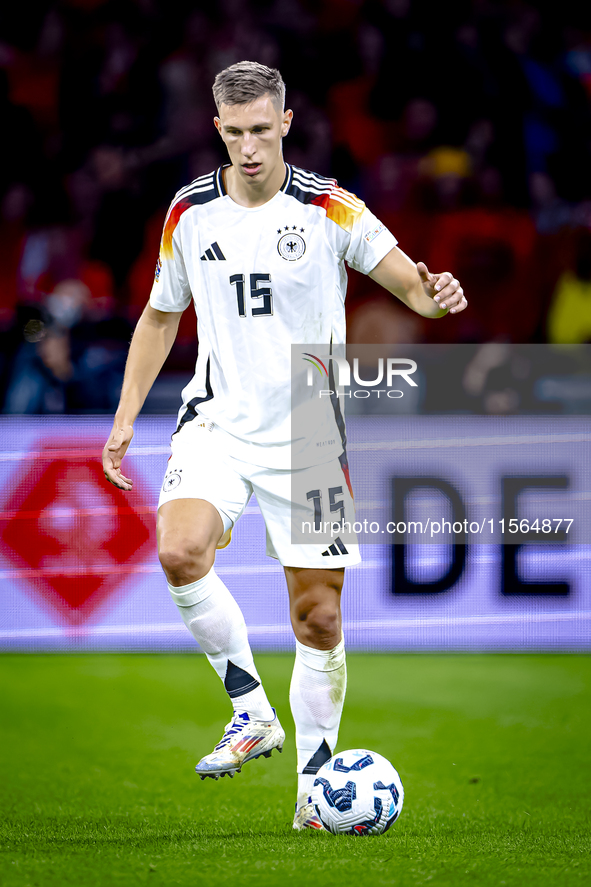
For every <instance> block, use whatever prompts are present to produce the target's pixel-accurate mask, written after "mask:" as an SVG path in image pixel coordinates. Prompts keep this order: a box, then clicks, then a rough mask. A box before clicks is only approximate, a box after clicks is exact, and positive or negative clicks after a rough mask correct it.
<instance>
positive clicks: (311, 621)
mask: <svg viewBox="0 0 591 887" xmlns="http://www.w3.org/2000/svg"><path fill="white" fill-rule="evenodd" d="M213 94H214V99H215V102H216V105H217V109H218V116H217V117H215V119H214V122H215V126H216V127H217V129H218V132H219V134H220V136H221V138H222V140H223V142H224V144H225V145H226V148H227V150H228V154H229V159H230V162H229V163H228V164H226V165H225V166H222V167H221V168H220V169H218V170H216V171H215V172H212V173H209V174H208V175H204V176H201V177H200V178H198V179H196V180H195V181H194V182H192V183H191V184H190V185H187V187H185V188H182V189H181V190H180V191H179V192H178V194H177V195H176V197H175V198H174V200H173V202H172V205H171V207H170V210H169V212H168V216H167V218H166V222H165V225H164V232H163V235H162V242H161V249H160V255H159V258H158V263H157V266H156V279H155V282H154V286H153V289H152V292H151V295H150V300H149V303H148V305H147V306H146V309H145V311H144V312H143V314H142V316H141V318H140V320H139V322H138V325H137V327H136V330H135V333H134V335H133V339H132V342H131V346H130V350H129V357H128V360H127V367H126V371H125V379H124V382H123V388H122V392H121V401H120V404H119V407H118V409H117V412H116V415H115V421H114V425H113V429H112V431H111V435H110V437H109V440H108V441H107V443H106V445H105V449H104V453H103V464H104V471H105V475H106V477H107V479H108V480H109V481H110V482H111V483H113V484H115V486H117V487H119V488H120V489H122V490H131V489H132V481H131V480H130V479H129V478H127V477H125V476H124V475H123V474H122V472H121V462H122V459H123V457H124V455H125V452H126V451H127V448H128V447H129V444H130V442H131V439H132V435H133V424H134V421H135V419H136V417H137V415H138V413H139V411H140V409H141V407H142V404H143V402H144V400H145V398H146V395H147V394H148V392H149V390H150V388H151V386H152V384H153V382H154V380H155V379H156V377H157V375H158V373H159V371H160V369H161V367H162V365H163V363H164V361H165V359H166V357H167V355H168V353H169V351H170V348H171V347H172V344H173V341H174V338H175V335H176V332H177V328H178V324H179V320H180V317H181V314H182V313H183V311H185V309H186V308H188V306H189V304H190V303H191V301H193V302H194V305H195V310H196V313H197V318H198V323H199V355H198V359H197V365H196V372H195V376H194V377H193V379H192V381H191V382H190V383H189V384H188V385H187V387H186V388H185V389H184V391H183V405H182V407H181V410H180V413H179V423H178V428H177V431H176V432H175V434H174V435H173V438H172V456H171V458H170V460H169V463H168V469H167V472H166V476H165V478H164V483H163V486H162V491H161V494H160V501H159V508H158V548H159V558H160V562H161V564H162V567H163V569H164V572H165V574H166V578H167V580H168V587H169V589H170V593H171V595H172V598H173V600H174V601H175V603H176V604H177V606H178V607H179V610H180V613H181V615H182V618H183V620H184V621H185V623H186V625H187V627H188V628H189V630H190V632H191V633H192V635H193V636H194V638H195V640H196V641H197V642H198V644H199V645H200V647H201V649H202V650H203V651H204V653H205V654H206V655H207V657H208V659H209V661H210V662H211V664H212V665H213V667H214V669H215V670H216V672H217V673H218V675H219V676H220V678H221V680H222V682H223V684H224V687H225V690H226V692H227V693H228V696H229V697H230V699H231V701H232V705H233V709H234V713H233V717H232V720H231V722H230V723H229V724H228V725H227V727H226V728H225V731H224V734H223V736H222V739H221V740H220V742H219V743H218V744H217V745H216V747H215V749H214V750H213V751H212V752H211V753H210V754H208V755H206V756H205V757H203V758H202V760H201V761H199V763H198V764H197V767H196V770H197V773H198V774H199V775H200V776H201V777H202V778H204V777H206V776H210V777H213V778H216V779H217V778H219V777H220V776H224V775H225V774H228V775H229V776H233V775H234V774H235V773H236V772H237V771H239V770H240V768H241V767H242V765H243V764H244V763H246V762H247V761H249V760H251V759H252V758H255V757H259V756H260V755H265V756H267V757H268V756H269V755H270V754H271V751H272V750H273V749H275V748H277V749H278V750H279V751H281V748H282V746H283V742H284V738H285V734H284V732H283V729H282V728H281V725H280V723H279V719H278V717H277V714H276V712H275V709H273V708H272V707H271V705H270V704H269V701H268V700H267V696H266V694H265V691H264V689H263V686H262V683H261V679H260V676H259V674H258V672H257V670H256V667H255V665H254V662H253V657H252V653H251V650H250V646H249V642H248V637H247V632H246V626H245V624H244V619H243V616H242V613H241V611H240V609H239V607H238V605H237V603H236V602H235V600H234V598H233V597H232V595H231V594H230V592H229V591H228V589H227V588H226V586H225V585H224V583H223V582H222V581H221V579H220V578H219V576H217V575H216V572H215V568H214V561H215V553H216V549H217V548H223V547H224V546H225V545H226V544H228V542H229V540H230V534H231V530H232V527H233V525H234V523H235V522H236V520H237V519H238V518H239V517H240V515H241V514H242V512H243V511H244V509H245V507H246V505H247V503H248V500H249V498H250V496H251V495H252V493H253V491H254V493H255V494H256V497H257V501H258V504H259V506H260V509H261V512H262V514H263V517H264V519H265V524H266V528H267V553H268V554H269V555H271V556H272V557H275V558H278V559H279V561H280V563H281V564H282V566H283V568H284V571H285V578H286V581H287V589H288V593H289V599H290V615H291V623H292V626H293V631H294V634H295V643H296V655H295V665H294V670H293V677H292V681H291V687H290V704H291V710H292V713H293V718H294V722H295V726H296V746H297V760H298V763H297V770H298V789H297V803H296V813H295V819H294V828H296V829H302V828H321V824H320V822H319V820H318V819H317V817H316V814H315V812H314V808H313V806H312V805H311V803H310V793H311V789H312V785H313V782H314V778H315V774H316V772H317V771H318V769H319V767H321V766H322V764H323V763H324V762H325V761H326V760H328V758H329V757H331V755H332V753H333V751H334V750H335V746H336V742H337V734H338V729H339V723H340V719H341V712H342V708H343V701H344V697H345V689H346V669H345V650H344V642H343V637H342V631H341V610H340V595H341V589H342V586H343V579H344V568H345V567H347V566H350V565H353V564H356V563H358V562H359V560H360V557H359V552H358V547H357V545H356V544H351V543H350V542H347V543H346V544H345V543H344V542H343V541H342V540H340V539H339V538H337V539H336V540H334V542H333V544H332V545H331V546H330V547H329V549H327V547H326V544H324V543H320V544H315V543H314V541H311V542H309V543H302V544H294V543H293V541H292V535H291V515H292V509H296V510H297V513H298V515H299V516H301V517H302V519H304V520H308V521H311V522H314V521H315V520H316V519H317V517H318V511H317V510H318V509H319V508H320V506H321V503H322V502H324V503H325V504H328V501H329V499H330V506H331V507H330V510H331V511H332V512H334V511H335V509H336V511H337V513H338V514H339V515H340V517H343V518H344V517H346V518H347V520H351V521H352V520H353V519H354V518H353V514H354V512H353V503H352V497H351V494H350V491H349V486H348V480H347V473H346V457H345V455H344V452H343V442H342V437H341V436H340V435H339V434H338V433H336V430H335V433H334V434H325V433H324V431H319V432H318V434H317V435H316V436H317V437H318V435H320V436H322V435H324V437H323V439H322V440H318V439H312V440H310V441H306V440H299V441H298V447H297V448H296V449H297V460H296V459H295V458H294V441H293V439H292V435H293V432H292V427H291V421H290V408H291V397H290V395H291V388H290V357H291V355H290V347H291V345H292V343H298V344H303V345H306V343H310V344H313V343H326V344H327V345H328V344H329V343H330V344H332V345H339V344H342V343H343V342H344V337H345V309H344V298H345V289H346V272H345V261H346V262H348V264H349V265H351V267H353V268H355V269H357V270H358V271H361V272H362V273H364V274H369V275H370V276H371V277H372V278H373V279H374V280H375V281H377V283H379V284H381V285H382V286H383V287H385V288H386V289H387V290H388V291H389V292H390V293H393V294H394V295H395V296H397V297H398V298H399V299H401V300H402V301H403V302H404V303H405V304H406V305H408V306H409V307H410V308H412V309H413V310H414V311H417V312H418V313H419V314H421V315H423V316H424V317H440V316H442V315H444V314H446V313H447V312H448V311H450V312H452V313H456V312H459V311H462V310H463V309H464V308H465V307H466V304H467V303H466V299H465V297H464V294H463V292H462V288H461V286H460V284H459V283H458V281H457V280H455V279H454V277H453V275H452V274H450V273H449V272H445V273H441V274H431V273H430V272H429V271H428V269H427V267H426V266H425V265H424V264H422V263H419V264H418V265H415V264H414V263H413V262H412V261H411V260H410V259H409V258H408V257H407V256H406V255H405V254H404V253H403V252H401V251H400V250H399V249H398V248H397V246H396V239H395V238H394V237H393V235H392V234H391V233H390V232H389V231H388V230H387V229H386V228H385V227H384V226H383V225H382V224H381V223H380V222H379V221H378V219H376V217H375V216H374V215H372V213H371V212H370V211H369V210H368V209H367V208H366V207H365V205H364V204H363V203H362V201H361V200H359V199H358V198H357V197H355V196H354V195H353V194H350V193H348V192H347V191H345V190H344V189H342V188H340V187H339V186H338V185H337V183H336V182H335V181H334V180H332V179H328V178H325V177H324V176H320V175H317V174H315V173H312V172H308V171H306V170H302V169H298V168H296V167H292V166H290V165H289V164H287V163H285V161H284V159H283V153H282V139H283V138H284V137H285V136H286V135H287V133H288V132H289V128H290V124H291V120H292V116H293V115H292V112H291V111H290V110H285V109H284V97H285V85H284V83H283V81H282V79H281V75H280V74H279V72H278V71H276V70H273V69H270V68H268V67H266V66H264V65H260V64H258V63H256V62H239V63H238V64H235V65H232V66H231V67H229V68H227V69H226V70H224V71H222V72H221V73H220V74H218V75H217V77H216V79H215V83H214V86H213ZM338 418H339V417H338V416H334V414H333V420H334V422H335V429H336V426H337V420H338ZM304 437H305V435H304ZM294 477H297V483H293V480H294ZM294 491H295V492H294ZM298 491H303V492H302V493H301V496H300V494H299V493H298ZM306 491H307V492H306ZM329 491H330V494H329ZM322 492H323V493H324V498H322ZM294 498H295V499H297V500H298V501H294Z"/></svg>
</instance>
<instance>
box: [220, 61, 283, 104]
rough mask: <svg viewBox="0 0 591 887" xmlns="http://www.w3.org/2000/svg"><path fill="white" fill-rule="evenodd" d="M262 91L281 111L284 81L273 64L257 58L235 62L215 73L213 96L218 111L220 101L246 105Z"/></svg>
mask: <svg viewBox="0 0 591 887" xmlns="http://www.w3.org/2000/svg"><path fill="white" fill-rule="evenodd" d="M265 95H269V96H270V97H271V100H272V102H273V103H274V104H275V105H277V106H278V107H279V110H280V111H283V105H284V102H285V83H284V82H283V78H282V77H281V74H280V73H279V71H278V70H277V69H276V68H268V67H267V66H266V65H261V64H259V62H236V64H235V65H230V67H229V68H224V70H223V71H220V73H219V74H218V75H217V76H216V78H215V80H214V82H213V98H214V101H215V103H216V106H217V109H218V111H219V110H220V105H222V104H224V105H247V104H248V103H249V102H254V101H255V99H260V98H262V97H263V96H265Z"/></svg>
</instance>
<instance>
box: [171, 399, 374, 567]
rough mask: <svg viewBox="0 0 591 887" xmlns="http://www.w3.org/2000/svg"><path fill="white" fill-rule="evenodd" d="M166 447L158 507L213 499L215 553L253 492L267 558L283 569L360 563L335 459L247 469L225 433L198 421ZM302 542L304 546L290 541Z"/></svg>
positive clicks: (350, 505) (351, 509)
mask: <svg viewBox="0 0 591 887" xmlns="http://www.w3.org/2000/svg"><path fill="white" fill-rule="evenodd" d="M171 448H172V455H171V456H170V459H169V460H168V467H167V470H166V474H165V477H164V482H163V484H162V488H161V491H160V499H159V501H158V508H160V506H161V505H163V504H164V503H165V502H171V501H173V500H174V499H205V500H206V501H207V502H211V504H212V505H213V506H214V507H215V508H216V509H217V510H218V512H219V514H220V517H221V518H222V521H223V524H224V535H223V536H222V538H221V540H220V543H219V544H218V548H224V547H225V546H226V545H227V544H228V542H229V538H230V534H231V530H232V527H233V526H234V524H235V523H236V521H237V520H238V518H239V517H240V515H241V514H242V513H243V512H244V509H245V508H246V506H247V505H248V502H249V500H250V497H251V496H252V494H253V493H254V494H255V495H256V498H257V502H258V505H259V508H260V510H261V513H262V515H263V518H264V521H265V526H266V530H267V554H268V555H269V556H270V557H274V558H277V559H278V560H279V562H280V563H281V564H282V565H283V566H284V567H307V568H309V569H330V570H334V569H340V568H341V567H350V566H353V565H354V564H358V563H359V562H360V561H361V556H360V554H359V545H358V543H357V537H356V536H355V534H354V533H353V532H352V531H351V529H350V528H351V527H352V525H353V524H354V522H355V505H354V502H353V497H352V495H351V492H350V488H349V484H348V477H347V476H346V475H345V472H344V470H343V467H342V466H341V462H340V460H339V459H334V460H332V461H331V462H326V463H324V464H322V465H314V466H312V467H310V468H300V469H297V470H295V471H292V470H291V469H277V468H265V467H261V466H260V465H251V464H250V463H247V462H243V461H241V460H239V459H235V458H234V457H233V456H232V453H231V449H232V437H231V435H229V434H227V433H226V432H225V431H223V430H222V429H221V428H219V427H218V426H217V425H215V424H214V423H213V422H210V421H208V420H205V419H203V418H201V417H200V416H196V417H195V419H193V420H192V421H190V422H187V423H186V424H185V425H183V427H182V428H181V429H180V430H179V431H177V432H175V433H174V434H173V436H172V441H171ZM339 522H342V527H343V529H344V530H346V532H341V531H340V529H339ZM347 528H348V529H347ZM341 537H343V538H341ZM302 538H303V539H306V540H308V539H309V540H310V541H304V542H301V541H294V540H298V539H302Z"/></svg>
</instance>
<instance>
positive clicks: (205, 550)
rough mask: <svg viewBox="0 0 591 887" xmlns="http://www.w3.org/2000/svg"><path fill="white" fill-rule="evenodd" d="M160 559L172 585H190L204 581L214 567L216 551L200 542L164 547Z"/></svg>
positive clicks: (179, 543)
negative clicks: (200, 580)
mask: <svg viewBox="0 0 591 887" xmlns="http://www.w3.org/2000/svg"><path fill="white" fill-rule="evenodd" d="M158 557H159V559H160V563H161V565H162V569H163V570H164V572H165V574H166V578H167V579H168V581H169V582H170V583H171V585H188V584H189V583H191V582H196V581H197V580H198V579H202V578H203V576H205V575H206V574H207V573H209V571H210V570H211V568H212V566H213V562H214V559H215V551H214V550H210V546H206V545H204V544H200V543H199V541H192V542H190V543H189V542H177V543H176V544H174V545H163V546H162V547H161V549H160V551H159V552H158Z"/></svg>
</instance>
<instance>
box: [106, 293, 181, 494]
mask: <svg viewBox="0 0 591 887" xmlns="http://www.w3.org/2000/svg"><path fill="white" fill-rule="evenodd" d="M182 314H183V312H182V311H158V310H157V309H156V308H153V307H152V306H151V305H150V304H148V305H146V308H145V309H144V312H143V314H142V316H141V317H140V319H139V321H138V324H137V326H136V328H135V332H134V334H133V338H132V340H131V345H130V346H129V354H128V357H127V363H126V365H125V375H124V377H123V387H122V389H121V398H120V400H119V406H118V407H117V412H116V413H115V420H114V422H113V428H112V430H111V434H110V435H109V439H108V441H107V443H106V444H105V448H104V450H103V471H104V472H105V477H106V478H107V480H108V481H110V483H112V484H114V485H115V486H116V487H119V489H120V490H131V489H132V487H133V481H132V480H131V479H130V478H128V477H125V476H124V475H123V474H122V473H121V461H122V459H123V457H124V455H125V453H126V452H127V448H128V447H129V444H130V443H131V439H132V437H133V424H134V422H135V420H136V419H137V416H138V413H139V411H140V410H141V408H142V405H143V403H144V401H145V399H146V397H147V396H148V392H149V391H150V388H151V387H152V385H153V384H154V382H155V380H156V377H157V376H158V373H159V372H160V370H161V369H162V367H163V365H164V361H165V360H166V358H167V357H168V354H169V352H170V349H171V348H172V345H173V343H174V340H175V338H176V334H177V330H178V326H179V321H180V319H181V316H182Z"/></svg>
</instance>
